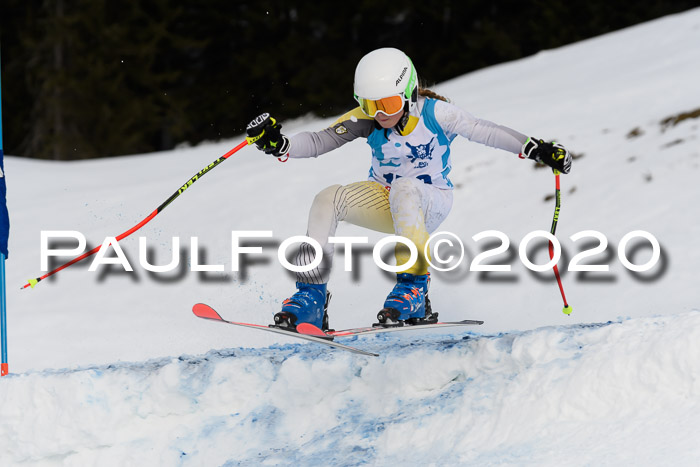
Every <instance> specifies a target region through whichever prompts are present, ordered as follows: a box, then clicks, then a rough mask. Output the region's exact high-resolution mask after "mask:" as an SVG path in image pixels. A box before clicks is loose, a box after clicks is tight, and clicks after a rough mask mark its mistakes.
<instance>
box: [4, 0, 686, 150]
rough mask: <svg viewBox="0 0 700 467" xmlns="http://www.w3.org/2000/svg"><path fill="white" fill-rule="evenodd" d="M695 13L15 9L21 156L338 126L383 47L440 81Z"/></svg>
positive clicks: (530, 4) (602, 4) (563, 2)
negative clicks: (310, 119) (312, 121)
mask: <svg viewBox="0 0 700 467" xmlns="http://www.w3.org/2000/svg"><path fill="white" fill-rule="evenodd" d="M694 4H695V2H694V1H684V0H648V1H646V2H614V1H610V0H551V1H544V0H539V1H538V0H530V1H500V2H498V1H491V2H488V1H483V0H479V1H475V0H460V1H448V0H433V1H425V0H421V1H412V0H404V1H401V2H387V1H380V0H357V1H355V2H323V1H319V0H308V1H307V0H298V1H297V2H294V3H293V4H292V3H291V2H284V1H264V0H262V1H261V0H256V1H223V0H139V1H133V2H132V1H126V0H124V1H117V0H112V1H108V0H3V1H2V7H1V10H0V15H1V17H0V18H1V19H0V28H1V29H0V33H1V41H2V42H1V44H0V46H1V47H2V86H3V88H2V97H3V118H4V125H3V129H4V142H5V145H4V146H5V152H6V153H8V154H15V155H20V156H26V157H35V158H46V159H61V160H67V159H86V158H92V157H98V156H112V155H119V154H132V153H141V152H150V151H155V150H163V149H169V148H172V147H173V146H174V145H176V144H178V143H182V142H189V143H192V144H195V143H198V142H200V141H202V140H216V139H220V138H227V137H232V136H234V135H237V134H241V133H242V132H243V131H244V128H245V125H246V123H247V122H248V121H249V120H250V119H252V118H253V117H255V116H256V115H257V114H259V113H260V112H261V111H269V112H271V113H273V114H274V115H275V116H277V117H279V118H280V119H282V120H283V119H285V118H290V117H295V116H299V115H304V114H309V113H313V114H316V115H319V116H331V115H337V114H340V113H341V112H343V111H345V110H348V109H350V108H351V107H353V106H354V101H353V100H352V80H353V73H354V69H355V64H356V63H357V61H358V60H359V59H360V57H362V55H364V54H365V53H367V52H369V51H370V50H372V49H374V48H377V47H384V46H392V47H398V48H400V49H402V50H404V51H405V52H406V53H407V54H408V55H409V56H411V57H412V58H413V61H414V64H415V65H416V67H417V69H418V73H419V74H420V75H421V77H422V79H424V80H426V81H427V82H428V83H430V84H432V83H436V82H441V81H444V80H446V79H449V78H452V77H455V76H458V75H461V74H464V73H466V72H469V71H471V70H475V69H477V68H481V67H484V66H487V65H492V64H494V63H498V62H502V61H506V60H512V59H516V58H519V57H522V56H526V55H530V54H533V53H536V52H537V51H539V50H542V49H548V48H553V47H557V46H560V45H563V44H566V43H570V42H574V41H578V40H581V39H584V38H587V37H592V36H595V35H599V34H602V33H605V32H609V31H613V30H616V29H620V28H623V27H626V26H629V25H632V24H635V23H639V22H642V21H647V20H649V19H652V18H656V17H659V16H663V15H665V14H670V13H674V12H678V11H683V10H686V9H688V8H691V7H692V6H694ZM669 53H672V51H669ZM542 72H543V73H553V72H556V70H542Z"/></svg>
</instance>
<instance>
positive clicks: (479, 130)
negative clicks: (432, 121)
mask: <svg viewBox="0 0 700 467" xmlns="http://www.w3.org/2000/svg"><path fill="white" fill-rule="evenodd" d="M435 118H436V119H437V121H438V123H439V124H440V126H442V128H443V130H445V132H446V133H448V134H449V133H451V134H453V135H461V136H464V137H465V138H467V139H468V140H469V141H474V142H476V143H481V144H484V145H486V146H489V147H492V148H497V149H503V150H505V151H509V152H512V153H514V154H519V153H520V151H521V149H522V147H523V144H525V142H526V141H527V136H525V135H524V134H522V133H520V132H517V131H515V130H513V129H511V128H508V127H505V126H503V125H499V124H497V123H493V122H490V121H488V120H484V119H481V118H476V117H474V116H473V115H472V114H470V113H468V112H466V111H464V110H462V109H460V108H459V107H457V106H455V105H452V104H450V103H447V102H444V101H438V102H436V104H435Z"/></svg>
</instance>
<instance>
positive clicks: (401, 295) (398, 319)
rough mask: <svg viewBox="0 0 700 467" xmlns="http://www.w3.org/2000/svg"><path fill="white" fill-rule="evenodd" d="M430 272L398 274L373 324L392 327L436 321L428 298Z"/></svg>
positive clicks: (435, 315) (435, 314)
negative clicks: (375, 322)
mask: <svg viewBox="0 0 700 467" xmlns="http://www.w3.org/2000/svg"><path fill="white" fill-rule="evenodd" d="M429 285H430V274H425V275H423V276H415V275H413V274H398V275H397V276H396V285H395V286H394V289H393V290H392V291H391V293H390V294H389V296H388V297H387V298H386V301H385V302H384V308H383V309H382V310H381V311H380V312H379V313H377V321H379V323H377V324H375V326H382V327H394V326H405V325H417V324H430V323H437V317H438V314H437V313H433V311H432V307H431V305H430V299H429V298H428V287H429Z"/></svg>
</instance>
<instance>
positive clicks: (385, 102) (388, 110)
mask: <svg viewBox="0 0 700 467" xmlns="http://www.w3.org/2000/svg"><path fill="white" fill-rule="evenodd" d="M355 99H357V102H359V104H360V108H361V109H362V111H363V112H364V113H365V115H367V116H368V117H374V116H375V115H377V112H382V113H383V114H385V115H387V116H389V117H390V116H392V115H396V114H397V113H399V112H401V110H402V109H403V104H404V100H403V97H401V96H391V97H384V98H382V99H365V98H363V97H358V96H355Z"/></svg>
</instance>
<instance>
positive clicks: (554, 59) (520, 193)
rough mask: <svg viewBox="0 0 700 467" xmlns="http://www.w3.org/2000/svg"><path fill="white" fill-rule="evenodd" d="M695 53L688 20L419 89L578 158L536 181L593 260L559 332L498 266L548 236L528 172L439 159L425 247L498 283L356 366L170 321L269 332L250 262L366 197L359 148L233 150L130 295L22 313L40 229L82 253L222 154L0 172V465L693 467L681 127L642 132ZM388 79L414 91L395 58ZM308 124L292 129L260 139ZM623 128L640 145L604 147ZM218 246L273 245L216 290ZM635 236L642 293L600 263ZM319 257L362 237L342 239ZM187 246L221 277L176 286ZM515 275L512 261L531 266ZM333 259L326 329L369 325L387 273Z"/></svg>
mask: <svg viewBox="0 0 700 467" xmlns="http://www.w3.org/2000/svg"><path fill="white" fill-rule="evenodd" d="M698 44H700V9H695V10H691V11H688V12H686V13H683V14H679V15H673V16H669V17H665V18H661V19H659V20H656V21H652V22H649V23H646V24H642V25H638V26H635V27H632V28H628V29H625V30H622V31H617V32H614V33H611V34H607V35H604V36H601V37H597V38H594V39H591V40H587V41H583V42H580V43H576V44H572V45H569V46H566V47H562V48H559V49H555V50H548V51H543V52H541V53H538V54H537V55H534V56H532V57H528V58H525V59H522V60H518V61H514V62H510V63H505V64H501V65H498V66H495V67H491V68H487V69H483V70H480V71H478V72H475V73H471V74H469V75H465V76H462V77H459V78H456V79H454V80H451V81H449V82H445V83H442V84H440V85H439V86H436V87H435V90H436V91H438V92H439V93H441V94H443V95H447V96H449V97H450V98H451V99H452V100H453V102H454V103H456V104H457V105H459V106H461V107H463V108H464V109H466V110H468V111H469V112H471V113H473V114H475V115H477V116H479V117H482V118H487V119H490V120H493V121H495V122H498V123H501V124H504V125H506V126H510V127H512V128H515V129H517V130H519V131H522V132H524V133H527V134H531V135H533V136H537V137H542V138H546V139H551V138H556V139H557V140H558V141H561V142H562V143H563V144H565V145H566V146H567V147H568V148H569V149H570V150H572V151H573V152H574V153H575V154H578V155H581V156H580V157H579V158H577V159H576V160H575V161H574V166H573V171H572V173H571V174H570V175H566V176H562V180H561V181H562V210H561V215H560V221H559V227H558V230H557V236H558V238H559V239H560V241H561V243H562V245H563V249H564V251H565V253H566V254H565V258H566V259H567V260H568V259H571V257H573V256H574V255H575V254H576V253H577V252H578V251H580V250H581V249H582V247H581V244H583V243H586V241H587V240H580V241H579V242H573V241H572V240H571V239H570V237H571V236H572V235H574V234H576V233H577V232H580V231H584V230H597V231H599V232H601V233H603V234H604V235H605V237H606V238H607V239H608V241H609V248H608V250H607V251H606V253H604V254H599V255H596V256H594V257H593V258H590V261H589V263H590V264H597V263H605V264H609V265H610V271H609V272H606V273H586V274H581V273H575V272H566V271H565V269H566V265H567V263H566V261H564V260H563V261H562V262H561V263H560V267H561V268H562V269H564V274H563V280H564V287H565V291H566V294H567V297H568V299H569V302H570V303H571V305H572V306H573V314H572V315H571V316H566V315H564V314H563V313H561V311H560V310H561V307H562V304H561V298H560V296H559V292H558V288H557V286H556V282H553V281H552V279H551V278H550V276H551V273H543V274H540V275H536V274H534V273H531V272H530V271H528V270H527V269H526V268H525V267H524V266H523V264H522V263H521V262H520V260H519V259H518V256H517V248H518V245H519V243H520V241H521V239H522V238H523V237H525V235H527V234H528V233H530V232H532V231H534V230H548V229H549V227H550V223H551V218H552V213H553V208H554V206H553V201H552V200H551V199H549V200H546V199H545V197H546V196H547V195H551V194H552V193H553V190H554V178H553V177H552V176H551V172H550V171H548V170H542V169H533V168H532V165H531V163H530V162H529V161H520V160H518V159H517V158H516V157H513V156H511V155H509V154H508V153H505V152H500V151H496V150H493V149H489V148H486V147H483V146H480V145H477V144H474V143H470V142H468V141H465V140H460V139H458V140H456V141H455V143H454V144H453V146H452V148H453V171H452V181H453V182H454V183H455V185H456V186H457V189H456V191H455V204H454V208H453V212H452V213H451V215H450V217H449V218H448V220H447V221H446V222H445V223H444V224H443V226H442V227H441V230H446V231H449V232H453V233H455V234H457V235H458V236H459V237H460V238H461V239H462V240H463V241H464V243H465V245H466V248H467V259H468V262H469V261H471V260H472V259H473V258H474V256H475V255H476V254H477V253H478V252H480V250H481V249H482V248H483V246H484V243H486V242H487V241H486V240H484V241H481V242H476V241H473V240H472V236H473V235H476V234H478V233H479V232H482V231H485V230H499V231H502V232H504V233H505V234H506V235H507V236H508V238H509V239H510V241H511V247H512V255H511V256H508V254H504V255H499V256H497V257H496V258H494V259H495V261H496V262H498V263H507V264H511V265H512V271H511V272H509V273H491V274H488V275H487V276H483V275H481V274H479V273H476V272H469V271H468V270H467V269H468V262H467V263H466V265H465V266H464V267H460V268H458V269H457V270H456V271H453V272H449V273H435V274H434V275H433V282H432V285H431V299H432V302H433V306H434V308H436V309H437V310H438V311H439V312H440V316H441V318H442V319H444V320H457V319H468V318H471V319H483V320H484V321H485V324H484V325H483V326H481V327H479V328H474V329H471V330H470V332H454V331H450V332H444V331H439V332H438V331H431V332H419V333H417V334H413V335H411V336H408V335H407V334H408V333H399V334H402V335H395V334H394V335H383V336H379V335H378V336H371V337H361V338H356V339H353V340H350V341H348V343H349V344H350V345H353V346H356V347H359V348H362V349H365V350H369V351H372V352H377V353H379V354H380V357H378V358H371V357H361V356H356V355H352V354H348V353H345V352H341V351H329V350H328V349H327V348H325V347H319V346H318V345H316V344H300V343H298V342H297V341H296V340H294V339H292V338H289V337H285V336H278V335H275V334H272V333H262V332H258V331H248V330H239V329H237V328H235V327H233V326H224V325H219V324H216V323H212V322H208V321H204V320H198V319H196V318H195V317H194V316H193V315H192V313H191V311H190V310H191V306H192V305H193V304H194V303H196V302H206V303H208V304H210V305H212V306H214V307H215V308H217V309H218V310H219V311H220V312H221V314H222V315H223V316H224V317H225V318H227V319H235V320H239V321H248V322H255V323H266V322H270V320H271V317H272V315H273V313H274V312H275V311H276V310H277V309H278V308H279V305H280V303H281V300H282V299H284V298H286V297H287V296H288V295H289V294H290V293H291V292H292V290H293V276H291V275H290V274H289V273H288V272H286V271H285V270H284V269H283V268H282V267H281V266H280V265H279V263H278V262H277V257H276V256H277V252H276V243H275V242H279V241H282V240H283V239H286V238H288V237H291V236H293V235H300V234H303V233H304V232H305V229H306V213H307V211H308V207H309V206H310V203H311V200H312V199H313V197H314V196H315V194H316V193H317V192H318V191H320V190H321V189H323V188H324V187H326V186H328V185H331V184H336V183H349V182H353V181H357V180H362V179H364V178H365V177H366V174H367V170H368V166H369V151H368V150H367V147H366V145H365V144H364V143H362V142H359V141H358V142H354V143H351V144H349V145H346V146H344V147H343V148H341V149H340V150H338V151H335V152H333V153H331V154H328V155H326V156H322V157H320V158H318V159H315V160H301V161H299V160H294V161H289V162H287V163H285V164H280V163H277V162H275V161H274V160H271V159H270V158H268V157H266V156H263V155H262V154H260V153H258V152H257V151H255V150H253V149H251V148H246V149H243V150H242V151H240V152H239V153H237V154H236V155H234V156H232V157H231V158H230V159H229V160H227V161H226V162H225V163H223V164H221V165H220V166H219V167H217V168H216V169H214V170H212V171H211V172H209V173H207V174H206V176H205V177H203V179H202V180H199V181H198V182H197V183H196V184H195V185H193V186H192V187H191V188H189V189H188V190H187V191H186V192H185V193H183V194H182V195H181V196H180V197H179V198H178V199H177V200H176V201H175V202H174V203H173V204H172V205H170V206H168V207H167V209H166V210H165V211H163V212H162V213H161V214H159V215H158V216H157V217H156V218H155V219H154V220H152V221H151V222H150V223H149V224H148V225H146V226H145V227H144V228H143V229H141V230H140V231H139V232H137V233H136V234H134V235H132V236H131V237H129V238H127V239H125V240H124V241H122V242H121V243H122V248H123V249H124V251H125V253H126V255H127V257H128V258H129V261H130V263H131V265H132V266H133V267H134V269H135V271H134V272H130V273H127V272H123V271H122V270H120V269H119V268H113V267H112V268H108V267H105V266H101V267H100V268H98V270H97V272H89V271H88V267H89V265H90V261H84V262H83V263H81V264H78V265H74V266H72V267H70V268H68V269H66V270H64V271H62V272H60V273H58V274H57V275H56V276H55V277H54V278H53V279H50V280H46V281H42V282H40V283H39V284H38V285H37V286H36V288H35V289H27V290H20V286H21V285H23V284H25V283H26V280H27V279H29V278H33V277H37V276H39V275H41V273H40V272H39V265H40V255H39V252H40V234H41V231H48V230H77V231H79V232H81V233H82V234H84V235H85V236H86V238H87V239H88V243H89V247H94V246H97V245H99V244H101V243H102V241H103V240H104V238H105V237H107V236H115V235H118V234H119V233H121V232H123V231H126V230H127V229H129V228H130V227H131V226H133V225H135V224H136V223H138V222H139V221H140V220H141V219H143V218H145V217H146V216H147V215H148V214H149V213H151V212H152V211H153V210H154V209H155V208H156V207H157V206H159V205H160V204H161V203H162V202H163V201H164V200H165V199H167V197H168V196H170V194H172V193H173V192H174V191H175V190H177V189H178V188H179V187H180V186H181V185H182V184H183V183H184V182H185V181H186V180H187V179H188V177H190V176H192V175H194V174H195V173H197V172H198V171H199V170H200V169H202V168H203V167H205V166H207V165H208V164H209V163H210V162H212V161H213V160H215V159H216V158H217V157H219V156H220V155H222V154H224V153H225V152H227V151H228V150H229V149H230V148H232V147H234V146H235V145H236V144H238V143H239V142H240V140H241V138H238V139H236V140H232V141H224V142H216V143H208V144H203V145H200V146H197V147H181V148H178V149H176V150H174V151H169V152H163V153H158V154H145V155H136V156H129V157H118V158H109V159H101V160H91V161H83V162H71V163H56V162H47V161H36V160H25V159H19V158H14V157H6V160H5V165H6V174H7V178H8V196H9V199H8V203H9V209H10V213H11V221H12V230H11V238H10V258H9V260H8V262H7V283H8V297H7V300H8V326H9V336H8V337H9V357H10V371H11V372H12V373H11V375H10V376H8V377H4V378H2V380H0V400H1V401H3V410H2V412H3V417H2V419H1V421H0V439H1V440H2V441H0V443H1V444H0V452H2V453H3V454H2V455H1V456H0V457H1V458H2V459H3V461H2V462H0V463H2V464H3V465H6V464H12V465H179V464H182V465H251V464H287V465H328V464H334V465H357V464H363V463H367V464H370V465H412V464H413V465H455V464H457V465H492V464H505V465H522V464H537V465H571V464H574V465H621V464H623V465H659V464H667V465H696V464H697V460H698V459H699V458H700V448H698V446H700V437H698V435H697V433H698V432H700V422H698V420H700V410H699V404H700V311H698V310H700V304H699V302H700V300H699V297H698V292H697V287H696V286H697V277H698V275H697V271H698V268H699V267H700V248H698V247H697V239H698V238H700V223H698V218H699V216H698V214H700V208H698V201H699V200H700V184H698V180H699V175H700V149H698V148H699V146H698V134H699V130H698V128H699V127H700V120H699V119H697V118H694V119H693V118H688V119H686V120H683V121H682V122H680V123H678V124H677V125H675V126H670V127H666V126H664V125H662V124H661V122H662V120H664V119H665V118H667V117H670V116H673V115H678V114H680V113H682V112H689V111H692V110H695V109H697V108H698V107H700V86H698V84H697V83H699V82H700V47H698ZM414 63H416V65H417V67H418V70H419V72H420V71H421V70H420V57H414ZM349 105H351V104H350V102H349ZM269 110H270V111H272V112H273V113H274V109H269ZM6 118H9V117H8V116H6ZM333 120H334V118H331V119H327V120H316V119H310V118H302V119H299V120H296V121H292V122H285V124H284V127H285V128H284V130H285V131H287V132H289V133H290V134H291V133H294V132H297V131H302V130H314V129H319V128H322V127H323V126H325V125H327V124H329V123H330V122H332V121H333ZM634 129H638V131H639V132H640V133H641V134H640V136H637V137H630V136H629V134H630V132H632V130H634ZM234 230H235V231H245V230H247V231H260V230H271V231H273V232H274V237H273V239H272V241H270V239H258V240H255V239H253V240H252V243H251V245H263V254H261V255H256V256H253V255H251V257H250V260H251V261H249V266H248V268H247V270H246V273H245V274H242V273H235V272H232V271H231V261H232V258H231V255H232V251H231V250H232V248H231V231H234ZM635 230H645V231H648V232H650V233H651V234H653V235H654V236H655V237H656V238H657V239H658V240H659V242H660V244H661V247H662V259H661V262H660V263H659V264H658V265H657V266H656V267H655V268H653V269H652V270H651V271H649V272H648V273H643V274H633V273H631V272H630V271H628V270H627V269H626V268H624V266H623V265H622V264H621V262H620V260H619V259H618V257H617V249H618V244H619V242H620V240H621V239H622V237H623V236H624V235H625V234H627V233H628V232H631V231H635ZM338 234H339V235H347V236H352V235H363V236H369V238H370V242H376V241H378V240H379V239H381V238H382V237H383V236H384V235H383V234H378V233H373V232H368V231H366V230H363V229H360V228H357V227H353V226H345V225H344V226H341V228H340V229H339V231H338ZM139 236H143V237H145V238H146V241H147V245H148V248H149V249H151V250H152V253H153V255H154V257H153V259H152V262H154V263H156V264H166V263H167V262H169V261H170V258H171V257H172V254H173V246H172V245H173V243H172V237H179V238H180V240H181V243H180V246H179V248H175V252H176V253H177V252H178V249H179V250H181V254H180V255H179V256H180V260H181V265H180V267H179V268H178V270H176V271H173V272H172V273H160V274H159V273H149V272H147V271H146V270H145V269H144V268H143V267H141V266H140V265H139V241H138V237H139ZM193 237H197V238H198V245H199V249H200V263H201V264H210V265H215V264H220V265H223V266H224V272H192V271H190V265H191V254H190V239H191V238H193ZM640 244H641V245H645V244H644V243H643V242H641V243H640ZM594 245H595V243H594V244H592V245H588V248H591V247H592V246H594ZM634 249H635V247H634V246H633V245H630V246H629V247H628V248H627V252H628V255H629V256H630V259H632V260H633V262H634V263H635V264H641V263H644V262H645V261H646V260H647V259H648V258H649V257H650V256H651V250H650V248H649V247H648V245H647V246H642V247H639V248H638V251H637V254H634V253H633V250H634ZM356 250H357V251H358V252H361V253H362V252H363V251H362V250H361V249H356ZM540 253H541V254H540V255H539V261H537V260H536V259H535V258H533V259H535V262H540V263H541V262H544V261H545V260H546V258H545V257H544V256H545V254H544V252H540ZM533 256H534V255H533ZM61 259H62V260H68V259H69V258H61ZM343 259H344V258H343V255H342V254H337V255H336V268H335V270H334V272H333V275H332V279H331V284H330V288H331V290H332V291H333V293H334V298H333V301H332V303H331V325H332V326H333V327H335V328H346V327H355V326H358V325H366V324H369V323H370V322H372V321H373V320H374V315H375V313H376V309H377V307H378V304H380V303H381V301H382V300H383V298H384V296H385V295H386V293H387V292H388V290H389V289H390V288H391V284H392V281H391V276H390V275H389V274H386V273H384V272H382V271H380V270H378V268H376V266H375V265H374V264H373V262H372V258H371V255H370V254H368V253H367V252H363V254H362V255H361V256H360V257H359V259H358V261H357V264H356V266H358V267H359V272H357V274H356V275H353V273H349V272H345V271H343V268H342V264H343ZM57 264H58V263H57ZM596 323H599V324H596ZM267 334H270V335H267ZM343 342H345V341H343ZM212 349H216V350H212Z"/></svg>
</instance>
